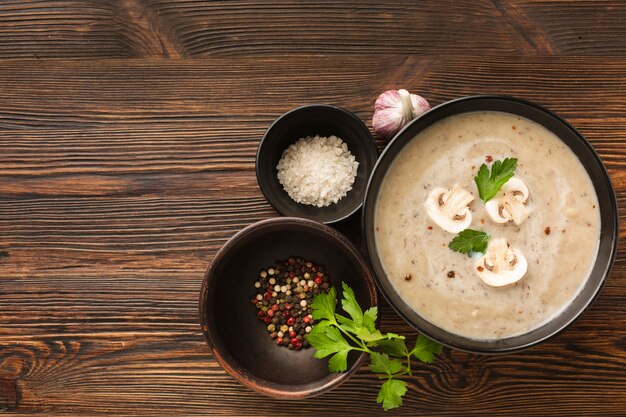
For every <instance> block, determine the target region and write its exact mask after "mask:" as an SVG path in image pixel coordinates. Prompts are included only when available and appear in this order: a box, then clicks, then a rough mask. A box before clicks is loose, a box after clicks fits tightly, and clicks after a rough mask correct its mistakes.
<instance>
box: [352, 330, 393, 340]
mask: <svg viewBox="0 0 626 417" xmlns="http://www.w3.org/2000/svg"><path fill="white" fill-rule="evenodd" d="M355 335H356V337H358V338H359V339H361V340H362V341H364V342H365V343H372V342H377V341H379V340H383V339H386V338H387V335H383V334H382V333H381V332H380V330H374V331H373V332H370V331H369V330H368V329H367V328H365V327H363V326H361V327H359V328H358V329H357V331H356V333H355Z"/></svg>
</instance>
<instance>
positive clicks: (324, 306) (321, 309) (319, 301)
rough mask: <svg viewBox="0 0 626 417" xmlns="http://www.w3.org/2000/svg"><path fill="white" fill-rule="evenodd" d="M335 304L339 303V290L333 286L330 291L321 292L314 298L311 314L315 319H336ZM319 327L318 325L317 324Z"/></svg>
mask: <svg viewBox="0 0 626 417" xmlns="http://www.w3.org/2000/svg"><path fill="white" fill-rule="evenodd" d="M335 304H337V292H336V291H335V288H334V287H331V289H330V291H328V293H327V294H326V293H319V294H317V295H316V296H315V298H313V302H312V303H311V310H312V311H311V315H312V316H313V320H316V321H318V320H323V319H326V320H331V321H333V320H334V317H335ZM316 327H317V326H316Z"/></svg>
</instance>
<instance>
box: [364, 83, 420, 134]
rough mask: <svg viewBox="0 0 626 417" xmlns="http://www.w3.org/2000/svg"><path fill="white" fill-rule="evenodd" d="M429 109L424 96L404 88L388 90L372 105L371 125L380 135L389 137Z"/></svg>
mask: <svg viewBox="0 0 626 417" xmlns="http://www.w3.org/2000/svg"><path fill="white" fill-rule="evenodd" d="M428 109H430V104H428V102H427V101H426V99H425V98H423V97H421V96H418V95H417V94H409V92H408V91H406V90H388V91H385V92H384V93H382V94H381V95H379V96H378V98H377V99H376V104H375V105H374V117H372V126H373V127H374V130H375V131H376V133H378V134H379V135H380V136H381V137H383V138H386V139H390V138H391V137H393V135H395V134H396V133H398V132H399V131H400V129H402V128H403V127H404V126H405V125H406V124H407V123H408V122H410V121H411V120H413V119H414V118H415V117H417V116H419V115H420V114H422V113H424V112H425V111H426V110H428Z"/></svg>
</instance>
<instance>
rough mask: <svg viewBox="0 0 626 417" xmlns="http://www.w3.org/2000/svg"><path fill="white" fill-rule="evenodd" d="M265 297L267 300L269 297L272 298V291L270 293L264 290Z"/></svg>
mask: <svg viewBox="0 0 626 417" xmlns="http://www.w3.org/2000/svg"><path fill="white" fill-rule="evenodd" d="M265 299H266V300H267V301H269V300H271V299H272V293H271V292H266V293H265Z"/></svg>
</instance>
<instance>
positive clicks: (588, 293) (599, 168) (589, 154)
mask: <svg viewBox="0 0 626 417" xmlns="http://www.w3.org/2000/svg"><path fill="white" fill-rule="evenodd" d="M473 111H501V112H505V113H511V114H515V115H519V116H522V117H525V118H527V119H530V120H532V121H534V122H536V123H538V124H540V125H542V126H544V127H546V128H547V129H548V130H550V131H552V132H553V133H554V134H556V135H557V136H558V137H559V138H560V139H561V140H562V141H563V142H564V143H565V144H566V145H567V146H569V148H570V149H571V150H572V151H573V152H574V154H576V156H578V158H579V159H580V162H581V163H582V165H583V166H584V167H585V169H586V170H587V173H588V174H589V176H590V177H591V180H592V182H593V186H594V187H595V191H596V194H597V196H598V202H599V204H600V218H601V230H600V247H599V249H598V256H597V258H596V262H595V265H594V267H593V269H592V271H591V275H590V276H589V278H588V279H587V282H586V283H585V285H584V287H583V289H582V290H581V291H580V293H579V294H578V296H577V297H576V298H575V299H574V300H573V302H571V303H570V304H569V305H568V306H567V307H566V308H565V310H564V311H563V312H562V313H561V314H559V315H558V316H556V317H554V318H553V319H552V320H551V321H549V322H548V323H546V324H544V325H543V326H541V327H539V328H537V329H535V330H532V331H530V332H528V333H524V334H522V335H519V336H513V337H508V338H503V339H496V340H475V339H469V338H466V337H463V336H459V335H457V334H453V333H450V332H448V331H446V330H443V329H441V328H439V327H437V326H435V325H434V324H432V323H430V322H429V321H427V320H426V319H424V318H423V317H421V316H420V315H419V314H418V313H417V312H415V310H413V309H412V308H411V307H410V306H409V305H408V304H407V303H406V302H405V301H404V300H403V299H402V297H401V295H400V294H398V292H397V291H396V290H395V289H394V287H393V285H392V284H391V282H390V281H389V279H388V277H387V275H386V274H385V271H384V269H383V267H382V264H381V261H380V258H379V257H378V252H377V248H376V239H375V236H374V227H375V226H374V216H375V205H376V200H377V197H378V193H379V190H380V187H381V183H382V181H383V179H384V177H385V174H386V173H387V171H388V169H389V167H390V166H391V164H392V163H393V161H394V160H395V158H396V156H397V155H398V154H399V153H400V152H402V149H403V148H404V146H405V145H406V144H407V143H409V142H410V141H411V139H413V138H414V137H415V135H417V134H418V133H420V132H421V131H423V130H424V129H426V128H428V127H429V126H431V125H432V124H434V123H436V122H437V121H439V120H441V119H443V118H445V117H448V116H452V115H456V114H461V113H467V112H473ZM363 233H364V235H365V241H366V244H367V250H368V253H369V257H370V264H371V266H372V270H373V272H374V278H375V279H376V283H377V284H378V286H379V288H380V289H381V291H382V292H383V294H384V295H385V298H386V299H387V300H388V301H389V303H390V304H391V305H392V306H393V307H394V309H395V310H396V312H398V314H399V315H400V316H402V317H403V318H404V319H405V320H406V321H407V322H408V323H409V324H411V325H412V326H413V327H415V328H416V329H418V330H419V331H421V332H423V333H425V334H426V335H428V336H430V337H431V338H433V339H435V340H437V341H439V342H441V343H443V344H445V345H447V346H450V347H452V348H455V349H460V350H465V351H469V352H476V353H507V352H512V351H516V350H520V349H524V348H527V347H530V346H533V345H535V344H537V343H540V342H542V341H544V340H546V339H548V338H550V337H552V336H554V335H556V334H557V333H559V332H560V331H562V330H564V329H565V328H566V327H567V326H568V325H570V324H571V323H572V322H573V321H574V320H576V319H577V318H578V317H579V316H580V315H581V314H582V313H583V311H584V310H585V309H586V308H587V307H588V306H589V305H590V304H591V302H592V301H593V300H594V299H595V298H596V296H597V295H598V294H599V292H600V290H601V289H602V286H603V285H604V282H605V280H606V278H607V277H608V275H609V273H610V271H611V267H612V265H613V261H614V259H615V251H616V248H617V239H618V216H617V202H616V198H615V192H614V190H613V187H612V185H611V181H610V179H609V176H608V173H607V171H606V169H605V168H604V165H603V164H602V161H601V160H600V157H599V156H598V154H597V153H596V152H595V151H594V149H593V148H592V147H591V145H590V144H589V142H587V140H586V139H585V138H584V137H583V136H582V135H581V134H580V133H579V132H578V131H577V130H576V129H575V128H574V127H572V126H571V125H570V124H569V123H567V122H566V121H565V120H563V119H562V118H560V117H559V116H557V115H556V114H554V113H552V112H550V111H549V110H546V109H544V108H543V107H541V106H538V105H536V104H533V103H530V102H528V101H525V100H520V99H516V98H513V97H508V96H471V97H464V98H460V99H457V100H452V101H449V102H446V103H443V104H441V105H439V106H437V107H434V108H432V109H431V110H429V111H428V112H426V113H424V114H423V115H421V116H420V117H418V118H417V119H415V120H413V121H412V122H411V123H409V124H408V125H407V126H406V127H405V128H404V129H403V130H402V131H401V132H400V133H398V134H397V135H396V136H395V137H394V138H393V140H392V141H391V142H390V143H389V145H388V146H387V148H386V149H385V151H384V152H383V153H382V155H381V157H380V159H379V160H378V163H377V164H376V167H375V168H374V171H373V172H372V175H371V178H370V182H369V184H368V189H367V195H366V197H365V203H364V206H363Z"/></svg>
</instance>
